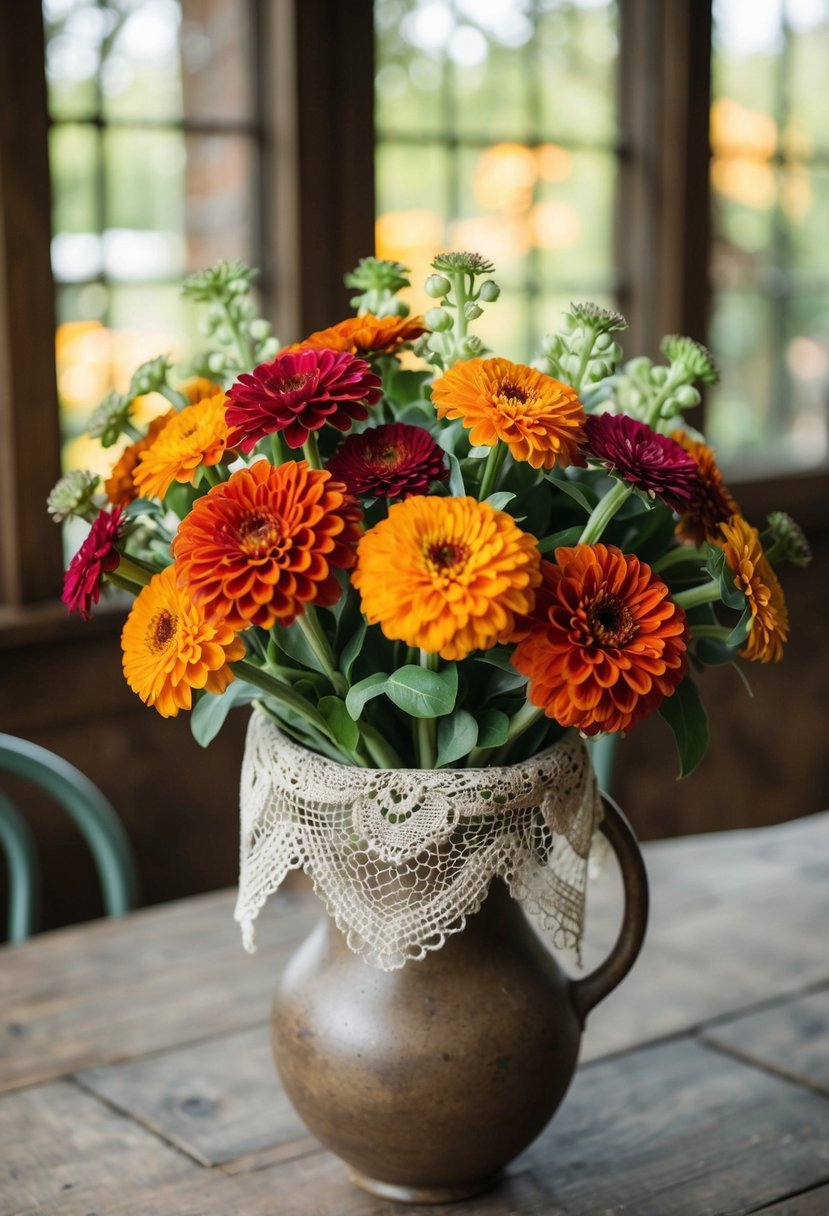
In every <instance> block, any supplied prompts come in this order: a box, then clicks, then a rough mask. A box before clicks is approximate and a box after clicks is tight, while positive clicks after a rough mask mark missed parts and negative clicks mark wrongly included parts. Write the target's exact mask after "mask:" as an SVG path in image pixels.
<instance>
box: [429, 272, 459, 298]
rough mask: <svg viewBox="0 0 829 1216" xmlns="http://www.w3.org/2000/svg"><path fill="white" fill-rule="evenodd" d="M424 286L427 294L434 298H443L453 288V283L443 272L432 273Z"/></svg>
mask: <svg viewBox="0 0 829 1216" xmlns="http://www.w3.org/2000/svg"><path fill="white" fill-rule="evenodd" d="M424 286H425V288H426V295H427V296H429V298H430V299H432V300H442V299H443V297H444V296H445V295H448V293H449V292H450V291H451V289H452V284H451V283H450V282H449V280H448V279H447V278H446V276H445V275H442V274H430V275H429V277H428V279H427V280H426V282H425V284H424Z"/></svg>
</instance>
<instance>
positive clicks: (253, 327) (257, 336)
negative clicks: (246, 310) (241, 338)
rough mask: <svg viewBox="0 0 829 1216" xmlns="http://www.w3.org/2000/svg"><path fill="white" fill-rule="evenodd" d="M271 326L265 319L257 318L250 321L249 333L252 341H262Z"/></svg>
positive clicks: (268, 333)
mask: <svg viewBox="0 0 829 1216" xmlns="http://www.w3.org/2000/svg"><path fill="white" fill-rule="evenodd" d="M270 332H271V327H270V325H269V324H268V322H267V321H263V320H261V319H260V320H258V321H251V323H250V329H249V333H250V336H251V338H253V341H254V342H264V340H265V338H267V337H268V336H269V335H270Z"/></svg>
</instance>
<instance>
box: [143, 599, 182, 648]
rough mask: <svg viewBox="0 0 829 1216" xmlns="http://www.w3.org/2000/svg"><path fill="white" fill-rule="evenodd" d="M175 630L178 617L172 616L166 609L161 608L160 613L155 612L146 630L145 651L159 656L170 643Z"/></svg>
mask: <svg viewBox="0 0 829 1216" xmlns="http://www.w3.org/2000/svg"><path fill="white" fill-rule="evenodd" d="M177 630H178V617H177V616H174V615H173V613H172V612H170V610H169V609H168V608H162V610H161V612H157V613H156V614H155V616H154V617H153V618H152V620H151V621H150V627H149V629H148V630H147V649H148V650H150V651H151V652H152V653H153V654H160V653H161V651H162V650H166V648H167V647H168V646H169V644H170V642H172V640H173V638H174V637H175V636H176V631H177Z"/></svg>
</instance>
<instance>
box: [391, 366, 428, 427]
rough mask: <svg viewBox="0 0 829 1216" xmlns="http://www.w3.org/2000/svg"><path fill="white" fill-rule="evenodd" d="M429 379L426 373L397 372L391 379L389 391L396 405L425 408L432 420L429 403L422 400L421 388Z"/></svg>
mask: <svg viewBox="0 0 829 1216" xmlns="http://www.w3.org/2000/svg"><path fill="white" fill-rule="evenodd" d="M428 377H429V373H428V372H416V371H411V370H410V369H404V370H401V371H397V372H395V373H394V375H393V376H392V377H391V381H390V385H389V391H390V393H391V395H392V397H394V399H395V401H396V402H397V404H398V405H414V404H417V405H419V406H421V408H422V407H423V406H427V407H428V408H429V410H430V412H431V414H432V418H434V410H433V409H432V406H431V403H430V402H426V401H424V399H423V388H424V385H425V383H426V380H427V379H428Z"/></svg>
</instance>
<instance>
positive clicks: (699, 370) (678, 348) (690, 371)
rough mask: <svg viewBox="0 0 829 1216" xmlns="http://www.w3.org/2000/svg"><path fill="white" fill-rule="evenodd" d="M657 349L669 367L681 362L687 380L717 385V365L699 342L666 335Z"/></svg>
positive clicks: (674, 335)
mask: <svg viewBox="0 0 829 1216" xmlns="http://www.w3.org/2000/svg"><path fill="white" fill-rule="evenodd" d="M659 349H660V350H661V351H662V353H663V355H664V356H665V358H666V359H667V360H668V362H669V363H670V364H671V366H675V365H676V364H677V363H680V362H681V363H682V364H683V365H684V371H685V374H686V375H687V376H688V378H689V379H691V380H701V381H702V383H703V384H716V383H717V380H718V379H719V372H718V371H717V365H716V363H715V362H714V359H713V357H712V355H711V352H710V351H709V350H707V349H706V347H704V346H703V345H702V343H701V342H695V341H694V339H693V338H684V337H681V336H680V335H679V334H668V335H667V336H666V337H664V338H663V339H662V342H661V343H660V347H659Z"/></svg>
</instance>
